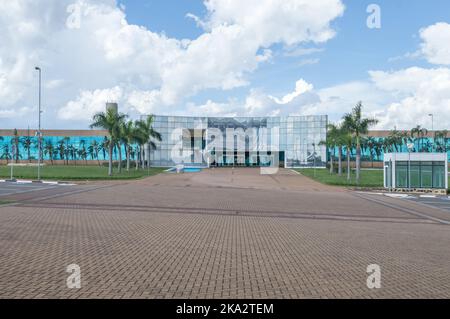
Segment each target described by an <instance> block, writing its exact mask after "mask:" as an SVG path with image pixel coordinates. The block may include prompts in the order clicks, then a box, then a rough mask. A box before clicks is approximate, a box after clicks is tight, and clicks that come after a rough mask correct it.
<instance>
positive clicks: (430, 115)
mask: <svg viewBox="0 0 450 319" xmlns="http://www.w3.org/2000/svg"><path fill="white" fill-rule="evenodd" d="M428 116H429V117H431V132H433V131H434V115H433V114H432V113H430V114H428ZM435 142H436V141H435V140H434V135H433V144H432V149H431V151H432V152H434V143H435Z"/></svg>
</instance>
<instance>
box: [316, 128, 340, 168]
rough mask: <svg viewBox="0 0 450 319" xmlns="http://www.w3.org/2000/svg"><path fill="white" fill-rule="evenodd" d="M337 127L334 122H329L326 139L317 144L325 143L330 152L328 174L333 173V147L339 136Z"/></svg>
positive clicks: (334, 147)
mask: <svg viewBox="0 0 450 319" xmlns="http://www.w3.org/2000/svg"><path fill="white" fill-rule="evenodd" d="M339 134H340V132H339V128H338V127H337V126H336V125H335V124H329V125H328V132H327V140H326V141H321V142H320V143H319V145H325V146H326V147H327V149H328V150H329V153H330V174H333V172H334V163H333V159H334V155H335V149H336V145H337V144H338V138H339Z"/></svg>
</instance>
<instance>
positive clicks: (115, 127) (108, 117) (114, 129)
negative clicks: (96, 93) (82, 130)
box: [90, 109, 127, 176]
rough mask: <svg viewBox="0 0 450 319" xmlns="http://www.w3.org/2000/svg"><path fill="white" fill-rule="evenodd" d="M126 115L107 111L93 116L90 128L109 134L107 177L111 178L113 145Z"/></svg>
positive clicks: (111, 110)
mask: <svg viewBox="0 0 450 319" xmlns="http://www.w3.org/2000/svg"><path fill="white" fill-rule="evenodd" d="M126 117H127V116H126V115H125V114H122V113H117V112H116V111H115V110H113V109H108V110H107V111H106V112H99V113H97V114H95V115H94V117H93V119H92V120H93V123H92V124H91V125H90V126H91V128H101V129H104V130H107V131H108V133H109V136H108V137H107V139H108V155H109V161H108V175H109V176H112V174H113V172H112V165H113V162H112V157H113V148H114V145H115V144H116V143H117V141H118V140H119V138H120V127H121V123H122V122H123V121H124V120H125V119H126Z"/></svg>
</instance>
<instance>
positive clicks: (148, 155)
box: [147, 143, 151, 168]
mask: <svg viewBox="0 0 450 319" xmlns="http://www.w3.org/2000/svg"><path fill="white" fill-rule="evenodd" d="M150 147H151V146H150V143H148V144H147V167H148V168H150Z"/></svg>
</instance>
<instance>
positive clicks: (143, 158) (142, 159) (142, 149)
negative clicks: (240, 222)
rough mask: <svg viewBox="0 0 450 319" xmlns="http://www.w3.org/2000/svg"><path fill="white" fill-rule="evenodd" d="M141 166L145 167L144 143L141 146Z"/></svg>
mask: <svg viewBox="0 0 450 319" xmlns="http://www.w3.org/2000/svg"><path fill="white" fill-rule="evenodd" d="M141 167H142V168H143V169H145V151H144V145H142V146H141Z"/></svg>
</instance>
